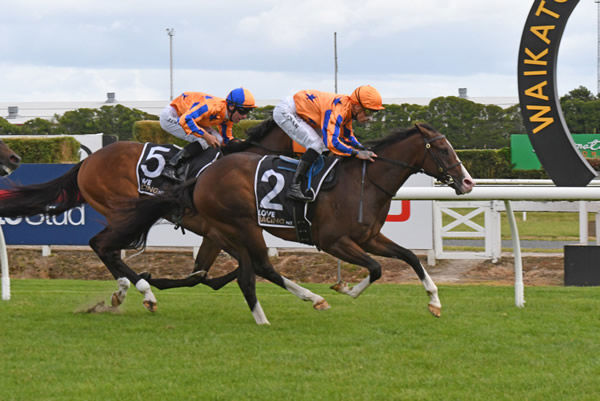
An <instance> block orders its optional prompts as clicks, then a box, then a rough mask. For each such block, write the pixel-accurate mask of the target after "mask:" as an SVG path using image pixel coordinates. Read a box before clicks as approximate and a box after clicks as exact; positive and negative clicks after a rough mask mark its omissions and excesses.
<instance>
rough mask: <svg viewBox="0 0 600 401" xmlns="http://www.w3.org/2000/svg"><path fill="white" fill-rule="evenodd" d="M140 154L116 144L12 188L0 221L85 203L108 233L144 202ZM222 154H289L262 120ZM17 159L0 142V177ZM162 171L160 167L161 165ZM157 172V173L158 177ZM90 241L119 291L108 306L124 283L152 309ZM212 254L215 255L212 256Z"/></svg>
mask: <svg viewBox="0 0 600 401" xmlns="http://www.w3.org/2000/svg"><path fill="white" fill-rule="evenodd" d="M143 148H144V144H141V143H137V142H116V143H113V144H111V145H109V146H106V147H104V148H102V149H100V150H98V151H97V152H94V153H93V154H91V155H90V156H89V157H87V158H86V159H85V160H83V161H82V162H80V163H78V164H76V165H75V166H74V167H73V168H72V169H71V170H69V171H68V172H67V173H65V174H64V175H62V176H60V177H58V178H56V179H54V180H52V181H49V182H46V183H42V184H35V185H26V186H15V187H13V188H11V189H9V190H6V191H3V192H2V193H0V217H27V216H33V215H36V214H39V213H45V214H48V215H59V214H61V213H62V212H64V211H65V210H68V209H71V208H73V207H76V206H79V205H82V204H84V203H88V204H89V205H90V206H92V207H93V208H94V209H95V210H96V211H98V212H99V213H101V214H102V215H103V216H104V217H105V218H106V221H107V223H108V227H110V225H111V223H112V221H113V219H114V216H115V211H116V208H117V207H118V206H119V205H122V204H123V203H124V202H127V201H131V200H134V199H138V198H140V197H144V196H143V195H140V194H139V192H138V182H137V173H136V170H137V168H136V164H137V162H138V159H139V157H140V154H141V152H142V149H143ZM223 150H224V151H225V152H226V153H232V152H236V151H245V152H255V153H257V154H267V153H278V154H279V153H283V154H289V155H291V154H292V153H293V147H292V141H291V139H290V138H289V137H288V136H287V135H286V134H285V133H284V132H283V131H281V129H280V128H279V127H278V126H277V125H276V124H275V123H274V122H273V120H266V121H265V122H263V123H262V124H261V125H259V126H257V127H254V128H253V129H251V130H249V131H248V138H247V139H246V141H241V142H238V143H234V144H232V145H231V146H228V147H227V148H224V149H223ZM19 161H20V158H19V157H18V156H16V155H15V154H14V152H12V154H11V153H10V152H9V149H7V147H6V145H5V144H4V143H3V142H1V141H0V164H1V165H2V166H5V167H3V168H0V175H4V174H6V173H7V172H10V171H12V169H14V168H16V166H17V165H18V162H19ZM163 165H164V163H163ZM159 172H160V171H159ZM107 230H108V228H106V229H104V230H103V231H101V233H100V234H98V235H96V236H94V237H93V238H92V239H91V240H90V246H91V247H92V249H93V250H94V251H95V252H96V253H97V254H98V255H99V256H100V259H102V261H103V262H104V264H105V265H106V266H107V267H108V269H109V270H110V272H111V273H112V274H113V276H114V277H115V279H118V282H119V289H118V290H117V291H116V292H115V293H114V294H113V297H112V303H113V306H118V305H119V304H121V303H122V302H123V300H124V297H125V294H126V292H127V289H128V288H129V286H130V282H133V283H134V284H135V285H136V287H137V288H138V290H140V292H142V293H143V294H144V305H145V306H146V308H148V309H149V310H151V311H154V310H155V309H156V299H155V297H154V294H152V291H151V290H150V286H149V285H148V283H147V282H146V281H145V280H140V277H139V276H138V275H137V274H136V273H135V272H133V271H132V270H131V269H130V268H129V267H128V266H127V265H125V263H123V261H122V259H121V256H120V252H118V251H115V252H110V253H108V254H107V253H105V252H100V253H99V252H98V246H97V242H98V236H99V235H100V236H101V235H102V233H105V232H107ZM209 245H210V244H209V242H206V244H204V243H203V244H202V246H201V250H202V252H199V254H201V255H202V257H203V255H205V254H206V253H207V252H214V251H213V249H212V247H211V248H210V249H208V250H207V248H208V247H209ZM217 253H218V250H217Z"/></svg>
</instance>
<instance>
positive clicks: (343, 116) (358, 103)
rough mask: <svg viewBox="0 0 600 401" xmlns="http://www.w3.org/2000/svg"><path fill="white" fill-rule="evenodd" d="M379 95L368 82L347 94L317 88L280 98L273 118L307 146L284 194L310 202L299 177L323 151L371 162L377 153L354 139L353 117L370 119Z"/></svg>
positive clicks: (378, 107) (285, 130)
mask: <svg viewBox="0 0 600 401" xmlns="http://www.w3.org/2000/svg"><path fill="white" fill-rule="evenodd" d="M383 109H384V107H383V105H382V100H381V95H380V94H379V92H378V91H377V89H375V88H373V87H372V86H370V85H363V86H359V87H358V88H356V90H354V92H352V94H351V95H350V96H347V95H338V94H334V93H327V92H320V91H316V90H303V91H300V92H298V93H296V94H295V95H294V96H291V97H288V98H286V99H283V100H282V101H281V102H280V103H279V104H278V105H277V106H275V109H274V110H273V119H274V120H275V122H276V123H277V125H279V126H280V127H281V129H282V130H283V131H284V132H285V133H286V134H288V135H289V136H290V137H291V138H292V139H293V140H294V141H296V142H298V143H299V144H301V145H302V146H304V147H305V148H306V152H305V153H304V154H303V155H302V158H301V159H300V162H299V163H298V167H297V168H296V172H295V174H294V178H293V181H292V185H291V186H290V189H289V191H288V192H287V196H288V197H289V198H292V199H297V200H301V201H305V202H306V201H310V200H312V199H311V198H310V197H308V196H306V195H305V194H304V193H303V192H302V189H301V186H300V180H301V179H303V178H306V174H307V172H308V169H309V168H310V166H311V165H312V163H313V162H314V161H315V160H316V159H317V157H318V156H319V154H321V153H323V152H324V151H326V150H330V151H331V152H333V153H335V154H338V155H342V156H355V157H357V158H359V159H363V160H369V161H374V158H376V157H377V155H376V154H375V153H373V152H371V151H369V150H366V149H365V147H364V146H362V145H361V143H360V142H359V141H358V139H356V137H355V136H354V134H353V129H352V120H353V119H356V120H357V121H358V122H360V123H364V122H366V121H368V120H369V115H370V114H371V112H373V111H378V110H383Z"/></svg>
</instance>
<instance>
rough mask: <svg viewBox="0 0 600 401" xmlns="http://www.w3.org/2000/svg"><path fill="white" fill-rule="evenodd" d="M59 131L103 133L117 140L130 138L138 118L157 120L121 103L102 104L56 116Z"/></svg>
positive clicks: (76, 133)
mask: <svg viewBox="0 0 600 401" xmlns="http://www.w3.org/2000/svg"><path fill="white" fill-rule="evenodd" d="M57 120H58V124H59V128H58V131H60V133H64V134H68V135H85V134H97V133H100V132H101V133H104V134H107V135H115V136H117V137H118V138H119V140H131V139H132V133H133V123H134V122H136V121H140V120H158V117H157V116H155V115H153V114H149V113H146V112H143V111H141V110H138V109H129V108H127V107H125V106H123V105H120V104H117V105H114V106H102V107H100V108H99V109H77V110H72V111H67V112H66V113H65V114H63V115H62V116H60V117H59V116H57Z"/></svg>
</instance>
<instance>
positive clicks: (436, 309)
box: [427, 304, 442, 317]
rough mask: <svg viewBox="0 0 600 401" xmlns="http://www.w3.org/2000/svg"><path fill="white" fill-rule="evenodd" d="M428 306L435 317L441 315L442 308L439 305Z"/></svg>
mask: <svg viewBox="0 0 600 401" xmlns="http://www.w3.org/2000/svg"><path fill="white" fill-rule="evenodd" d="M427 307H428V308H429V312H431V314H432V315H433V316H435V317H440V316H441V315H442V308H441V307H439V306H434V305H431V304H429V305H427Z"/></svg>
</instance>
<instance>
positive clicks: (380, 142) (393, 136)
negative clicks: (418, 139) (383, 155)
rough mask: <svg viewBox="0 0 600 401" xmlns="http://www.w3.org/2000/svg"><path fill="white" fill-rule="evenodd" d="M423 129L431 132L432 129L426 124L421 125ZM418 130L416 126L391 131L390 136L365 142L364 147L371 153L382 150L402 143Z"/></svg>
mask: <svg viewBox="0 0 600 401" xmlns="http://www.w3.org/2000/svg"><path fill="white" fill-rule="evenodd" d="M421 125H422V126H423V127H424V128H427V129H430V130H433V128H432V127H431V126H430V125H428V124H421ZM418 132H419V130H418V128H417V127H416V126H412V127H410V128H401V129H399V130H396V131H392V132H391V133H390V134H388V135H387V136H385V137H383V138H379V139H373V140H370V141H367V142H365V143H364V145H365V146H366V147H367V148H368V149H372V150H373V151H377V150H380V149H383V148H386V147H387V146H388V145H391V144H393V143H396V142H399V141H403V140H405V139H406V138H408V137H409V136H412V135H414V134H416V133H418Z"/></svg>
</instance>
